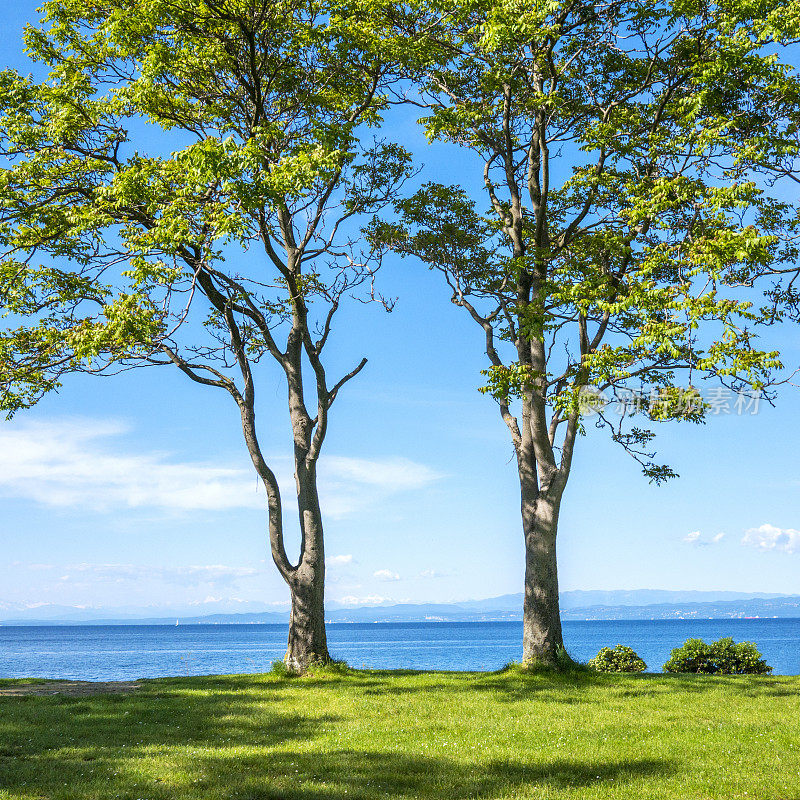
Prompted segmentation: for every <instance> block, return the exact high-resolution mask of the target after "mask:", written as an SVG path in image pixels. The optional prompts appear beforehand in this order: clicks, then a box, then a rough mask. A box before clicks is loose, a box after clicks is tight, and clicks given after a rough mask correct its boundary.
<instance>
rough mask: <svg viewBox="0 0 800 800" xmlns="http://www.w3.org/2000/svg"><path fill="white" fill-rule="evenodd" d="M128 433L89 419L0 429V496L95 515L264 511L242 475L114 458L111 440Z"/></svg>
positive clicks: (199, 465)
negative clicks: (129, 510) (127, 510)
mask: <svg viewBox="0 0 800 800" xmlns="http://www.w3.org/2000/svg"><path fill="white" fill-rule="evenodd" d="M127 432H128V429H127V428H126V427H125V426H123V425H120V424H119V423H115V422H108V421H105V422H104V421H92V420H72V421H65V422H60V423H58V424H55V423H40V422H37V423H27V424H22V425H16V424H15V425H14V426H11V425H8V424H5V425H3V426H0V490H2V491H3V493H4V494H7V495H12V496H15V497H23V498H27V499H30V500H34V501H35V502H38V503H42V504H45V505H50V506H64V507H79V508H91V509H94V510H107V509H113V508H119V507H133V508H137V507H157V508H169V509H173V510H181V511H186V510H194V509H196V510H209V509H217V510H220V509H231V508H263V506H264V500H263V495H262V496H259V494H258V492H257V491H256V483H255V479H254V477H253V476H252V474H251V473H249V472H248V471H247V470H243V469H236V468H230V467H220V466H217V465H213V464H208V463H203V462H178V461H175V460H172V459H170V458H169V457H168V456H167V455H166V454H164V453H158V452H152V451H151V452H149V453H142V454H130V453H124V452H120V450H121V447H120V446H119V445H116V446H114V442H113V440H114V439H116V438H117V437H119V436H121V435H123V434H125V433H127ZM110 440H111V441H110ZM109 445H111V446H109Z"/></svg>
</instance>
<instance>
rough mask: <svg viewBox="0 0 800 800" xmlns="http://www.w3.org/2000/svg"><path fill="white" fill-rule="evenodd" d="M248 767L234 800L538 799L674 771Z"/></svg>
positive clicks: (388, 757) (312, 763) (660, 763)
mask: <svg viewBox="0 0 800 800" xmlns="http://www.w3.org/2000/svg"><path fill="white" fill-rule="evenodd" d="M259 766H260V765H259V764H258V763H252V762H250V763H247V762H246V763H245V765H244V768H245V771H246V775H247V777H246V779H245V781H244V785H242V786H240V787H237V788H236V789H235V790H234V791H232V792H231V795H230V796H231V798H232V800H322V799H323V798H325V800H346V799H347V800H352V799H353V798H355V800H379V798H386V797H395V798H426V799H427V800H466V799H467V798H474V797H494V796H496V795H499V794H503V793H515V794H523V793H525V794H527V792H525V790H526V789H528V790H530V795H531V796H538V791H537V790H540V789H542V788H550V789H571V788H572V789H580V788H581V787H588V786H595V785H598V784H603V783H610V784H611V785H613V786H624V784H625V783H627V782H628V781H632V780H640V779H641V778H643V777H651V776H665V775H670V774H673V773H674V772H675V771H676V766H675V765H674V764H673V763H671V762H668V761H664V760H658V759H637V760H631V761H616V762H595V761H590V760H586V761H582V760H569V759H557V760H551V761H549V762H547V763H525V762H522V761H490V762H484V763H470V762H460V761H455V760H452V759H447V758H432V757H425V756H418V755H410V754H404V753H394V752H388V753H387V752H375V751H362V750H338V751H332V752H326V753H324V754H315V755H310V754H307V753H296V752H288V753H281V754H277V755H276V756H275V757H273V758H271V759H270V761H269V772H266V771H265V770H264V769H263V767H262V768H259Z"/></svg>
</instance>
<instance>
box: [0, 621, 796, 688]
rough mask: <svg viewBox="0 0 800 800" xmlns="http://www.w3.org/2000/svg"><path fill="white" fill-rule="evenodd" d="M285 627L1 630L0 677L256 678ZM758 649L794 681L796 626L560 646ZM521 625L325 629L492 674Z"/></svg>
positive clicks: (382, 661)
mask: <svg viewBox="0 0 800 800" xmlns="http://www.w3.org/2000/svg"><path fill="white" fill-rule="evenodd" d="M286 634H287V628H286V626H284V625H247V624H244V625H242V624H239V625H178V626H165V625H105V626H103V625H76V626H48V627H45V626H35V627H34V626H31V627H23V626H19V627H13V626H0V678H67V679H72V680H87V681H113V680H132V679H135V678H156V677H165V676H180V675H186V676H189V675H220V674H231V673H258V672H266V671H268V670H269V669H270V667H271V665H272V662H274V661H276V660H278V659H280V658H282V657H283V654H284V652H285V649H286ZM723 636H731V637H733V639H734V640H735V641H737V642H740V641H751V642H755V643H756V645H757V646H758V648H759V650H761V652H762V654H763V655H764V657H765V658H766V660H767V663H768V664H770V665H771V666H772V667H773V668H774V674H776V675H798V674H800V619H710V620H642V621H640V620H636V621H628V620H614V621H587V622H579V621H568V622H565V623H564V639H565V643H566V646H567V650H568V651H569V653H570V654H571V655H572V656H573V658H575V659H577V660H579V661H586V660H588V659H589V658H591V657H592V656H594V655H595V654H596V653H597V651H598V650H599V649H600V648H601V647H605V646H614V645H615V644H625V645H628V646H630V647H632V648H633V649H634V650H635V651H636V652H637V653H638V654H639V655H640V656H641V657H642V658H643V659H644V661H645V662H646V663H647V670H648V672H660V671H661V666H662V665H663V663H664V662H665V661H666V660H667V659H668V658H669V654H670V651H671V650H672V648H674V647H678V646H680V645H681V644H683V642H684V641H686V639H688V638H691V637H695V638H701V639H705V640H706V641H714V640H716V639H719V638H720V637H723ZM521 643H522V623H521V622H419V623H417V622H411V623H377V624H368V623H364V624H355V623H354V624H348V623H336V624H330V625H328V645H329V649H330V651H331V654H332V655H333V656H334V657H335V658H337V659H342V660H344V661H346V662H347V663H348V664H350V665H351V666H353V667H368V668H372V669H397V668H406V669H420V670H496V669H499V668H501V667H502V666H503V665H505V664H507V663H509V662H510V661H518V660H519V659H520V656H521V647H522V644H521Z"/></svg>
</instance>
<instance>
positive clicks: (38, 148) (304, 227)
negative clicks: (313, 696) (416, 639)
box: [0, 0, 409, 670]
mask: <svg viewBox="0 0 800 800" xmlns="http://www.w3.org/2000/svg"><path fill="white" fill-rule="evenodd" d="M356 6H357V7H356ZM368 6H369V4H368V3H359V4H356V3H352V4H350V6H349V7H348V8H346V9H345V8H344V7H342V6H341V5H337V4H336V3H331V2H327V0H52V2H48V3H46V4H45V6H44V18H43V21H42V25H41V26H40V27H30V28H28V30H27V32H26V37H25V38H26V43H27V46H28V50H29V52H30V54H31V55H32V56H33V58H34V59H36V60H37V61H39V62H40V64H42V65H46V66H47V68H48V69H49V74H48V75H47V78H46V79H45V80H43V81H42V82H35V81H34V80H33V79H32V78H30V77H24V76H22V75H20V74H18V73H16V72H14V71H5V72H3V73H0V109H2V117H0V153H2V156H3V157H4V159H5V165H4V167H3V169H2V171H0V196H1V197H2V201H1V204H0V245H2V247H3V251H4V252H3V256H2V261H0V287H1V288H0V299H2V302H3V311H4V312H5V313H6V315H7V319H8V324H7V326H6V328H5V329H4V330H3V331H2V335H1V337H0V367H2V370H3V373H2V376H0V378H1V379H2V385H3V396H2V401H3V408H4V409H5V410H6V411H7V412H9V413H13V412H14V411H15V410H17V409H19V408H23V407H25V406H27V405H30V404H31V403H33V402H35V401H36V399H37V398H38V397H39V396H40V395H41V393H42V392H43V391H46V390H48V389H51V388H54V387H55V386H57V385H58V381H59V378H60V377H61V376H62V375H64V374H65V373H67V372H75V371H78V372H92V373H101V372H108V371H114V370H118V369H126V368H129V367H134V366H149V365H172V366H174V367H176V368H177V369H179V370H180V371H181V372H182V373H183V374H184V375H186V376H187V377H188V378H189V379H191V380H192V381H195V382H196V383H198V384H202V385H204V386H209V387H213V388H215V389H220V390H222V391H224V392H227V393H228V394H229V395H230V397H231V398H232V399H233V401H234V402H235V403H236V406H237V408H238V410H239V413H240V416H241V424H242V431H243V435H244V440H245V443H246V446H247V449H248V452H249V454H250V457H251V459H252V463H253V465H254V467H255V469H256V472H257V473H258V476H259V478H260V479H261V481H262V482H263V485H264V487H265V489H266V495H267V504H268V510H269V539H270V546H271V551H272V558H273V560H274V562H275V565H276V567H277V569H278V571H279V572H280V574H281V575H282V576H283V579H284V580H285V581H286V583H287V584H288V587H289V589H290V593H291V601H292V604H291V620H290V628H289V643H288V652H287V654H286V659H287V662H288V664H289V666H290V667H291V668H293V669H295V670H303V669H305V668H306V666H307V665H308V664H309V663H310V662H312V661H326V660H328V659H329V653H328V647H327V642H326V633H325V624H324V588H325V552H324V542H323V520H322V511H321V509H320V501H319V495H318V490H317V463H318V460H319V457H320V453H321V451H322V447H323V443H324V441H325V435H326V432H327V429H328V420H329V414H330V410H331V406H332V405H333V403H334V401H335V400H336V398H337V396H338V395H339V392H340V391H341V389H342V387H343V386H344V384H345V383H347V382H348V381H349V380H351V379H352V378H353V377H354V376H355V375H357V374H358V373H359V372H360V371H361V370H362V368H363V367H364V365H365V363H366V359H362V360H361V361H360V362H359V363H355V362H354V364H353V368H352V369H350V370H349V371H347V372H346V374H343V375H339V376H337V377H335V378H331V377H329V375H328V373H327V371H326V367H325V363H324V360H323V353H324V351H325V348H326V346H327V345H328V343H329V341H330V337H331V336H332V331H333V325H334V320H335V317H336V313H337V311H338V310H339V308H340V306H341V305H342V303H343V302H345V301H346V300H347V299H348V298H350V297H352V296H360V298H361V299H366V300H377V301H381V299H382V298H380V296H379V295H377V294H375V292H374V290H373V287H372V280H373V277H374V274H375V270H376V269H377V267H378V266H379V258H376V257H375V256H376V254H375V253H372V252H370V250H369V249H368V248H364V247H362V246H361V244H360V241H359V239H358V238H357V237H356V236H355V232H356V229H357V226H354V223H355V221H356V220H358V218H359V217H362V216H363V215H369V216H372V215H373V214H375V213H376V212H377V211H379V210H380V209H381V208H382V207H383V206H384V205H385V204H386V203H387V202H388V201H390V200H391V199H393V198H395V197H396V192H397V190H398V187H399V186H400V185H401V184H402V182H403V180H404V179H405V177H406V176H407V173H408V169H409V159H408V156H407V154H406V153H405V151H404V150H403V149H402V148H400V147H398V146H396V145H393V144H391V143H386V142H383V141H379V140H374V139H373V140H370V141H369V142H368V143H367V144H364V142H365V141H366V136H365V130H366V129H368V128H369V127H371V126H374V125H376V124H377V123H378V122H379V119H380V113H381V110H382V109H383V108H384V106H385V102H386V99H385V95H386V92H387V90H388V88H389V87H390V85H391V78H389V77H388V75H387V70H386V66H385V64H384V60H383V59H382V57H381V53H379V52H378V50H377V49H376V48H375V44H376V42H377V39H375V38H374V37H372V36H371V35H370V23H369V18H368V11H369V8H368ZM390 44H391V43H390V42H389V41H388V40H385V41H384V45H385V46H386V47H387V48H388V47H389V45H390ZM153 128H155V132H156V135H154V134H153V132H152V131H153ZM265 364H267V365H269V364H271V366H272V368H273V369H276V370H278V371H279V373H281V374H282V375H283V377H284V379H285V386H286V390H287V400H288V416H289V421H290V423H291V432H292V447H293V458H294V471H295V480H296V494H297V504H298V510H299V523H300V533H301V544H300V555H299V559H298V560H297V561H296V562H294V561H292V559H290V557H289V555H288V554H287V550H286V547H285V544H284V518H283V507H282V500H281V493H280V489H279V486H278V482H277V480H276V477H275V473H274V471H273V469H272V468H271V467H270V466H269V464H268V460H267V458H266V457H265V454H264V452H263V451H262V447H261V444H260V442H259V430H258V427H257V425H256V390H257V383H258V377H259V374H260V373H262V372H263V371H264V365H265ZM309 378H310V380H309ZM269 422H270V428H273V427H274V422H275V421H274V420H270V421H269Z"/></svg>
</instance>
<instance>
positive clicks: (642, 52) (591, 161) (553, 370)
mask: <svg viewBox="0 0 800 800" xmlns="http://www.w3.org/2000/svg"><path fill="white" fill-rule="evenodd" d="M785 17H786V13H785V8H784V6H783V5H782V4H781V3H778V2H771V3H768V4H759V5H758V6H757V7H756V6H754V5H750V4H747V3H745V2H739V0H731V1H730V2H727V0H726V2H722V3H720V4H712V5H711V6H708V5H707V4H705V3H695V2H691V0H690V2H688V3H686V2H672V1H671V0H647V2H644V1H643V0H642V1H639V0H611V1H610V2H604V3H599V4H592V5H586V4H585V3H580V2H577V0H555V2H551V3H522V2H518V0H476V2H469V3H467V2H450V0H443V1H442V2H437V3H432V4H431V3H426V4H422V5H421V6H420V7H418V8H416V9H414V10H412V11H408V12H406V13H401V12H399V11H398V12H397V13H396V14H395V15H394V24H395V26H396V27H397V29H399V30H404V31H406V32H407V33H409V34H411V33H413V34H414V35H419V34H420V33H425V36H426V38H425V48H426V54H427V58H428V60H427V63H424V64H423V65H422V67H421V68H415V70H414V71H413V75H414V79H415V81H416V83H417V86H418V89H419V97H418V100H417V102H419V103H420V105H422V106H423V107H424V108H425V109H426V111H427V116H426V117H425V118H424V119H423V120H422V122H423V124H424V126H425V129H426V132H427V135H428V137H429V139H432V140H433V139H438V140H441V141H444V142H449V143H451V144H454V145H456V146H459V147H461V148H463V149H464V150H467V151H470V154H469V155H468V154H467V153H465V154H464V156H463V157H461V156H457V157H456V158H457V160H458V163H459V165H460V167H461V170H462V172H466V171H467V170H468V169H469V165H470V164H474V165H475V174H474V177H475V178H476V179H477V180H478V181H479V182H482V185H483V190H484V194H483V196H484V198H485V202H486V206H487V208H486V210H484V209H483V208H479V207H478V205H477V203H476V201H475V199H474V198H473V197H472V196H471V195H470V194H469V193H468V191H467V188H465V186H463V185H462V186H444V185H440V184H427V185H426V186H424V187H423V188H422V189H421V190H420V191H419V192H418V193H417V194H416V195H415V196H414V197H412V198H410V199H406V200H403V201H401V202H399V203H398V204H397V209H398V212H399V214H400V220H399V221H398V222H396V223H376V224H375V225H373V226H372V229H371V235H372V237H373V239H374V240H375V241H376V242H380V243H382V245H383V246H384V247H387V248H390V249H392V250H394V251H396V252H398V253H400V254H402V255H405V256H415V257H417V258H419V259H421V260H422V261H423V262H424V263H426V264H427V265H429V267H431V268H432V269H436V270H438V271H439V272H440V273H441V274H442V276H443V277H444V279H445V281H446V282H447V285H448V287H449V290H450V292H451V299H452V302H453V303H455V304H456V305H457V306H459V307H460V308H462V309H464V310H465V311H466V312H467V313H468V314H469V316H470V317H471V318H472V319H473V320H474V321H475V323H477V325H478V326H479V328H480V330H481V332H482V341H483V342H484V346H485V351H486V356H487V358H488V367H487V370H486V372H485V375H486V377H487V385H486V386H485V387H484V388H483V389H482V391H484V392H487V393H488V394H490V395H491V396H492V397H493V398H494V399H495V400H496V402H497V404H498V408H499V411H500V415H501V417H502V419H503V421H504V422H505V424H506V425H507V427H508V430H509V432H510V435H511V439H512V441H513V445H514V451H515V454H516V462H517V466H518V471H519V481H520V491H521V513H522V528H523V536H524V542H525V592H524V609H523V620H524V623H523V659H525V660H526V661H527V660H538V661H542V662H545V663H550V664H553V663H557V661H558V654H559V650H560V649H561V648H562V647H563V638H562V630H561V622H560V615H559V605H558V577H557V559H556V536H557V531H558V519H559V512H560V508H561V503H562V498H563V495H564V491H565V488H566V486H567V481H568V479H569V476H570V470H571V467H572V460H573V453H574V448H575V444H576V440H577V437H578V436H579V435H580V434H582V433H584V430H585V429H584V426H585V422H586V420H587V419H588V418H589V416H590V415H592V414H594V415H596V416H595V417H594V421H595V423H596V425H597V426H598V427H603V428H606V429H608V430H609V431H610V433H611V436H612V438H613V440H614V441H615V442H617V443H619V444H620V445H622V447H624V448H625V450H626V451H627V452H628V453H630V454H631V455H632V456H633V457H634V458H636V459H637V460H638V461H639V462H640V464H641V466H642V469H643V471H644V473H645V475H646V476H647V477H648V478H649V479H650V480H651V481H655V482H657V483H659V482H661V481H663V480H666V479H667V478H670V477H672V476H674V475H675V473H674V471H673V470H672V469H671V468H670V467H669V466H667V465H662V464H658V463H656V462H655V461H654V460H653V459H654V457H655V455H654V453H653V452H652V450H651V441H652V439H653V437H654V432H653V431H652V429H651V428H649V427H648V426H647V424H646V423H645V424H642V423H638V422H637V417H638V418H641V417H644V418H646V419H647V420H649V421H665V420H671V419H675V420H689V421H693V422H700V421H702V420H703V417H704V413H705V410H706V406H705V404H704V402H703V400H702V398H701V396H700V393H699V391H698V389H697V384H698V383H699V382H700V381H701V380H710V379H718V380H722V381H723V382H725V383H727V384H728V385H729V386H731V387H733V388H742V387H750V388H751V389H754V390H756V391H758V390H760V389H762V388H763V386H764V385H765V384H766V382H767V381H768V379H769V373H770V370H771V369H772V368H773V367H776V366H778V361H777V356H776V354H775V353H772V352H764V351H763V350H759V349H758V348H757V341H756V339H755V336H754V333H753V330H752V326H753V322H754V320H755V318H756V312H755V310H754V309H752V308H751V304H750V302H749V301H748V299H747V296H746V295H743V294H741V293H738V294H737V292H736V291H735V290H734V289H732V288H731V287H730V286H729V285H728V283H726V276H727V275H729V274H730V271H731V270H733V269H735V268H739V267H743V266H748V265H757V264H766V263H775V262H777V261H780V260H781V259H782V258H784V257H785V254H784V253H782V252H781V251H780V249H779V248H776V247H775V241H776V240H775V230H774V228H775V227H781V226H782V225H783V224H784V223H783V222H781V220H779V219H776V218H775V216H774V215H772V216H770V204H771V199H770V198H769V196H768V195H767V194H766V193H765V192H764V191H763V187H761V186H760V185H759V184H758V183H757V181H756V180H755V174H756V173H757V171H758V169H759V167H761V166H763V165H765V164H773V163H775V162H776V161H777V160H779V159H780V158H781V148H782V147H783V145H784V143H785V142H786V141H787V136H788V135H789V134H790V132H791V131H790V129H791V126H792V124H793V121H792V120H793V115H794V114H795V113H796V112H795V110H796V108H797V99H798V82H797V79H796V77H795V76H794V74H793V72H792V70H790V69H789V68H788V67H787V66H786V65H785V64H784V63H782V62H781V61H780V60H779V59H778V58H777V57H776V56H774V55H769V54H768V52H767V50H768V49H769V46H771V45H776V46H777V47H778V49H780V46H782V45H783V44H785V43H787V42H788V41H789V37H790V36H791V35H792V34H791V32H787V31H786V30H783V31H781V29H780V27H779V22H780V20H781V18H785ZM442 20H444V22H443V21H442ZM470 159H472V160H470ZM467 174H468V175H469V173H468V172H467ZM767 220H771V226H770V225H768V224H766V223H767ZM615 409H616V410H617V411H620V409H621V410H622V412H623V413H619V414H617V415H616V416H615V414H614V413H613V411H614V410H615Z"/></svg>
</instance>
